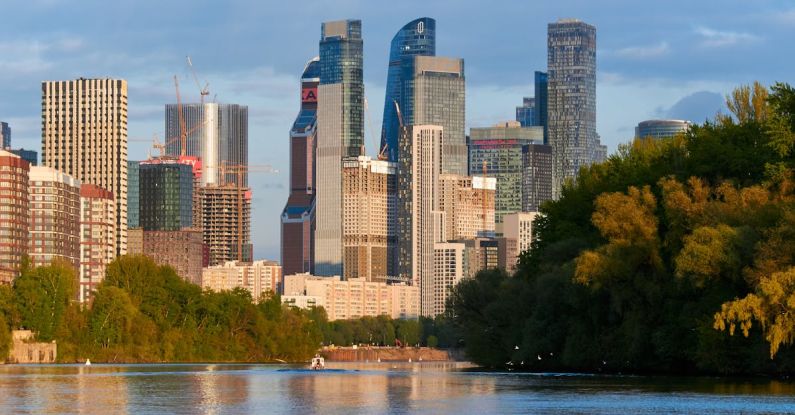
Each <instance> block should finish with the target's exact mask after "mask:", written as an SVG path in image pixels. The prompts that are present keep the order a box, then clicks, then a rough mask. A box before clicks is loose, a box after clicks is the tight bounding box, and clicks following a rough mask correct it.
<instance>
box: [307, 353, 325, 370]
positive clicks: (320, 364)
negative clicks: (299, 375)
mask: <svg viewBox="0 0 795 415" xmlns="http://www.w3.org/2000/svg"><path fill="white" fill-rule="evenodd" d="M309 368H310V369H312V370H323V369H325V368H326V360H325V359H323V358H322V357H321V356H320V355H319V354H316V355H315V357H313V358H312V363H310V365H309Z"/></svg>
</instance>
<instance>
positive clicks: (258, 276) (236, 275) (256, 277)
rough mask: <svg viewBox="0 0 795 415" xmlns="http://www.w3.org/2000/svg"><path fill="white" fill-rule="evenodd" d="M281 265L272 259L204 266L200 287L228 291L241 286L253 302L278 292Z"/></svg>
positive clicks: (280, 279) (280, 280)
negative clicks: (249, 294)
mask: <svg viewBox="0 0 795 415" xmlns="http://www.w3.org/2000/svg"><path fill="white" fill-rule="evenodd" d="M281 284H282V267H281V266H280V265H279V264H278V263H276V262H273V261H265V260H259V261H254V262H237V261H229V262H225V263H223V264H220V265H216V266H212V267H208V268H204V269H203V270H202V272H201V287H202V288H205V289H209V290H212V291H230V290H233V289H235V288H243V289H245V290H247V291H248V292H250V293H251V297H252V299H253V300H254V302H258V301H260V300H263V299H266V298H268V297H269V296H271V295H272V294H277V293H279V292H280V289H281Z"/></svg>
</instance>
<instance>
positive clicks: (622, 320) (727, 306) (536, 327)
mask: <svg viewBox="0 0 795 415" xmlns="http://www.w3.org/2000/svg"><path fill="white" fill-rule="evenodd" d="M727 107H728V108H729V110H730V111H731V115H721V114H719V115H717V116H716V118H715V119H714V120H711V121H707V122H705V123H704V124H703V125H696V126H693V127H692V128H691V129H690V130H689V131H688V132H686V133H684V134H681V135H679V136H677V137H672V138H670V139H662V140H659V139H636V140H635V141H633V142H632V143H630V144H627V145H623V146H620V147H619V150H618V152H617V153H616V154H614V155H612V156H611V157H609V158H608V160H607V161H606V162H604V163H601V164H596V165H593V166H590V167H588V168H582V169H581V170H580V172H579V175H578V177H577V179H576V182H574V183H572V182H569V183H568V184H567V185H565V186H564V189H563V192H562V197H561V198H560V199H559V200H557V201H550V202H547V203H545V204H544V205H543V206H542V208H541V211H542V213H543V216H542V217H541V218H540V219H537V220H536V222H535V224H534V232H535V238H534V239H535V240H534V242H533V248H532V249H531V250H530V251H528V252H525V253H523V254H522V256H521V258H520V261H519V267H518V271H517V272H516V274H515V275H513V276H509V275H506V274H504V273H502V272H499V271H497V270H491V271H487V272H482V273H480V274H479V275H478V276H477V277H476V278H475V279H472V280H468V281H465V282H462V283H461V284H459V285H458V286H457V287H456V288H455V289H454V291H453V295H452V298H451V300H450V302H449V304H448V315H447V318H448V321H450V322H451V324H452V326H453V328H452V329H453V330H454V331H456V332H457V333H458V334H459V336H460V337H461V338H462V339H463V344H464V345H465V349H466V353H467V355H468V356H469V357H470V358H471V359H472V360H473V361H475V362H476V363H479V364H482V365H485V366H489V367H496V368H511V367H514V368H516V367H519V368H523V369H525V370H578V371H609V372H621V371H629V372H665V373H721V374H756V373H768V374H778V373H792V372H793V369H795V352H794V351H793V347H792V346H791V345H792V341H793V338H794V337H795V178H793V167H795V153H794V152H795V90H793V88H792V87H791V86H789V85H787V84H781V83H779V84H775V85H774V86H773V87H772V88H770V89H767V88H765V87H763V86H762V85H760V84H758V83H756V84H754V85H753V86H744V87H740V88H738V89H736V90H735V91H734V92H733V93H732V94H730V95H729V96H728V97H727Z"/></svg>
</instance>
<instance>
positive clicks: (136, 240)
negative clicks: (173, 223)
mask: <svg viewBox="0 0 795 415" xmlns="http://www.w3.org/2000/svg"><path fill="white" fill-rule="evenodd" d="M129 251H130V252H129V254H130V255H146V256H148V257H149V258H151V259H152V260H153V261H154V262H155V263H156V264H158V265H168V266H170V267H171V268H174V271H176V273H177V275H179V276H180V277H181V278H182V279H183V280H185V281H188V282H190V283H193V284H196V285H200V284H201V280H202V267H203V266H207V265H209V264H208V263H207V261H206V259H207V253H206V250H205V247H204V241H203V239H202V232H201V231H200V230H198V229H187V228H186V229H181V230H178V231H146V230H143V229H141V228H138V229H131V230H130V243H129Z"/></svg>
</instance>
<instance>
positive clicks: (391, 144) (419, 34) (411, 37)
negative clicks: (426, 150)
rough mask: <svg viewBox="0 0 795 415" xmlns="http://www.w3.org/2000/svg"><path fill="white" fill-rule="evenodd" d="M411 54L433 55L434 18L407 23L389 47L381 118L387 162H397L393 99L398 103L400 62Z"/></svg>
mask: <svg viewBox="0 0 795 415" xmlns="http://www.w3.org/2000/svg"><path fill="white" fill-rule="evenodd" d="M412 56H436V20H434V19H431V18H430V17H421V18H419V19H415V20H412V21H411V22H409V23H406V25H405V26H403V27H402V28H401V29H400V30H399V31H398V32H397V34H395V37H393V38H392V43H391V44H390V47H389V69H388V70H387V76H386V96H385V98H384V118H383V123H382V127H381V149H383V148H384V146H386V148H387V153H386V154H387V155H388V157H389V160H390V161H397V160H398V156H397V152H398V135H399V134H400V131H399V129H400V122H399V120H398V116H397V110H396V109H395V102H397V103H398V104H400V103H401V102H402V101H401V92H402V85H403V72H402V71H401V65H402V62H403V60H404V59H407V58H408V59H411V57H412Z"/></svg>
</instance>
